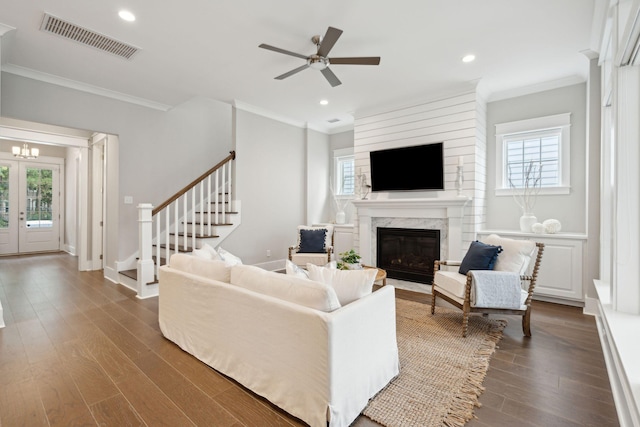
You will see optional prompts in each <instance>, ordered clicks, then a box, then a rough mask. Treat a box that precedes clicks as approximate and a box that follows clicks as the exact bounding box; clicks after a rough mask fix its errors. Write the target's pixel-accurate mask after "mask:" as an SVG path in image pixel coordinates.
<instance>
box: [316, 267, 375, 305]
mask: <svg viewBox="0 0 640 427" xmlns="http://www.w3.org/2000/svg"><path fill="white" fill-rule="evenodd" d="M307 270H308V271H309V279H311V280H313V281H315V282H320V283H324V284H326V285H329V286H331V287H332V288H333V289H334V290H335V291H336V294H338V300H339V301H340V304H341V305H346V304H349V303H350V302H353V301H355V300H357V299H360V298H362V297H363V296H366V295H369V294H370V293H371V292H372V291H373V282H374V281H375V280H376V274H378V270H376V269H375V268H365V269H363V270H337V269H331V268H326V267H318V266H317V265H313V264H307Z"/></svg>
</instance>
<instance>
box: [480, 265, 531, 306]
mask: <svg viewBox="0 0 640 427" xmlns="http://www.w3.org/2000/svg"><path fill="white" fill-rule="evenodd" d="M471 275H472V277H473V281H472V283H471V306H472V307H492V308H513V309H518V308H520V294H521V293H520V291H521V289H522V288H521V285H520V275H519V274H518V273H512V272H509V271H492V270H473V271H471Z"/></svg>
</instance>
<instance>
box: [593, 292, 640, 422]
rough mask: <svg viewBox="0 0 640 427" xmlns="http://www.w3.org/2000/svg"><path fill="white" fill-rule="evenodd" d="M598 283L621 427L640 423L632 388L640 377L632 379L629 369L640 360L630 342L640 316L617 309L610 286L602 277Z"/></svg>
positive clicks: (603, 337) (603, 343)
mask: <svg viewBox="0 0 640 427" xmlns="http://www.w3.org/2000/svg"><path fill="white" fill-rule="evenodd" d="M594 283H595V285H596V291H597V293H598V314H597V315H596V324H597V327H598V335H599V337H600V344H601V346H602V353H603V355H604V361H605V364H606V365H607V372H608V374H609V383H610V384H611V393H612V394H613V401H614V403H615V405H616V411H617V413H618V421H619V423H620V427H634V426H639V425H640V411H639V410H638V407H639V405H638V404H637V402H636V401H637V400H640V396H634V388H633V387H632V383H634V384H635V383H637V378H636V375H634V376H632V377H631V378H630V377H629V373H628V371H627V369H629V370H630V371H631V372H633V371H634V370H633V369H631V367H632V366H634V365H635V364H636V361H637V359H638V354H636V353H637V351H635V350H634V348H635V346H633V345H629V344H630V343H634V342H636V341H635V340H636V339H637V330H638V327H639V326H640V316H637V315H630V314H629V315H628V314H624V313H620V312H616V311H614V310H613V308H612V306H611V302H610V298H609V294H608V291H609V285H608V284H606V283H603V282H601V281H599V280H595V281H594ZM625 366H626V369H625Z"/></svg>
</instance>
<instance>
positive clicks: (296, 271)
mask: <svg viewBox="0 0 640 427" xmlns="http://www.w3.org/2000/svg"><path fill="white" fill-rule="evenodd" d="M284 268H285V271H286V272H287V274H290V275H292V276H296V277H300V278H302V279H308V278H309V273H308V272H307V270H305V269H304V268H300V267H298V266H297V265H295V264H294V263H292V262H291V261H289V260H286V261H285V267H284Z"/></svg>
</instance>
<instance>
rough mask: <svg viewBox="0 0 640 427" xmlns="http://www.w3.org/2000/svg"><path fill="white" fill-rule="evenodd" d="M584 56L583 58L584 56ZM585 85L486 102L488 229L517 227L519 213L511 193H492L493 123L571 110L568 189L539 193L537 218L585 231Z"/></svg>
mask: <svg viewBox="0 0 640 427" xmlns="http://www.w3.org/2000/svg"><path fill="white" fill-rule="evenodd" d="M585 60H586V59H585ZM586 102H587V100H586V85H585V84H584V83H582V84H578V85H573V86H567V87H563V88H559V89H554V90H548V91H545V92H539V93H535V94H531V95H525V96H520V97H516V98H510V99H505V100H500V101H495V102H490V103H488V104H487V172H488V173H487V187H486V188H487V195H486V196H487V197H486V200H487V209H486V213H487V220H486V229H489V230H496V229H497V230H519V229H520V226H519V219H520V216H521V215H522V212H520V208H519V207H518V206H517V205H516V203H515V201H514V200H513V197H512V196H496V195H495V191H494V190H495V188H496V177H495V168H496V167H497V165H496V127H495V125H496V124H499V123H507V122H512V121H517V120H524V119H530V118H535V117H543V116H550V115H554V114H560V113H567V112H570V113H571V147H570V150H571V177H570V179H571V193H570V194H569V195H539V196H538V198H537V202H536V205H535V208H534V214H535V215H536V217H537V218H538V221H540V222H542V221H544V220H545V219H549V218H556V219H558V220H560V222H561V223H562V231H563V232H564V231H568V232H576V233H586V232H587V230H586V227H587V226H586V211H587V206H586V203H587V202H586V191H587V187H586V182H585V180H586V147H587V141H586Z"/></svg>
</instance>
